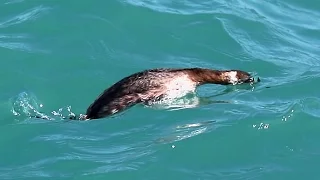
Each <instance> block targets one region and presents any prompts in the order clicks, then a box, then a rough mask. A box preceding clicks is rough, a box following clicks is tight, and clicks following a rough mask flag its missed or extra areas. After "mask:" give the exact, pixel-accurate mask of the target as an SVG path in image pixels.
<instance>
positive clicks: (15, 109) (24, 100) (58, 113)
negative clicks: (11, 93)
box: [11, 92, 76, 120]
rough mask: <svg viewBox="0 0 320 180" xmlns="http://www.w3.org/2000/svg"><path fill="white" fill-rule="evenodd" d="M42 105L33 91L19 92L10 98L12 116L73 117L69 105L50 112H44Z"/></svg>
mask: <svg viewBox="0 0 320 180" xmlns="http://www.w3.org/2000/svg"><path fill="white" fill-rule="evenodd" d="M43 107H44V105H43V104H42V103H41V102H40V101H39V100H38V99H37V97H36V96H35V95H34V94H33V93H28V92H21V93H19V94H18V95H17V96H16V97H13V98H12V99H11V112H12V114H13V115H14V116H17V117H21V118H40V119H46V120H55V119H56V118H58V119H66V118H70V117H75V116H76V115H75V113H73V112H72V110H71V106H66V107H62V108H59V109H58V110H53V111H52V112H51V114H45V113H43V112H42V110H41V108H43Z"/></svg>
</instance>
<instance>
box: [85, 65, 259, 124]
mask: <svg viewBox="0 0 320 180" xmlns="http://www.w3.org/2000/svg"><path fill="white" fill-rule="evenodd" d="M253 81H254V79H253V78H252V77H251V76H250V74H249V73H247V72H244V71H239V70H228V71H218V70H210V69H202V68H188V69H151V70H145V71H142V72H138V73H135V74H132V75H130V76H128V77H125V78H124V79H122V80H120V81H119V82H117V83H115V84H114V85H112V86H111V87H110V88H108V89H106V90H105V91H104V92H103V93H102V94H101V95H100V96H99V97H98V98H97V99H96V100H95V101H94V102H93V103H92V104H91V105H90V106H89V107H88V109H87V112H86V115H84V117H83V118H84V119H98V118H103V117H106V116H109V115H112V114H115V113H117V112H120V111H123V110H124V109H126V108H129V107H131V106H133V105H135V104H137V103H149V102H150V101H157V100H160V99H161V98H164V97H166V96H169V95H171V94H173V95H175V94H177V93H180V92H181V94H183V93H184V92H185V91H186V92H187V91H194V90H195V88H196V87H197V86H199V85H201V84H206V83H213V84H221V85H228V84H239V83H249V82H253Z"/></svg>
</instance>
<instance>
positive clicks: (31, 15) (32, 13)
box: [0, 6, 49, 28]
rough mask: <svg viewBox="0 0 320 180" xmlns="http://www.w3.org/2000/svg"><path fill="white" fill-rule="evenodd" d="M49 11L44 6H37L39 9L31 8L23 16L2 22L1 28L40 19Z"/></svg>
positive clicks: (19, 15)
mask: <svg viewBox="0 0 320 180" xmlns="http://www.w3.org/2000/svg"><path fill="white" fill-rule="evenodd" d="M48 9H49V8H47V7H44V6H37V7H34V8H31V9H29V10H27V11H25V12H23V13H21V14H18V15H16V16H14V17H11V18H9V19H7V20H5V21H3V22H0V28H7V27H10V26H13V25H17V24H21V23H23V22H27V21H30V20H34V19H36V18H38V17H40V15H41V14H43V13H44V12H47V10H48Z"/></svg>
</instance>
